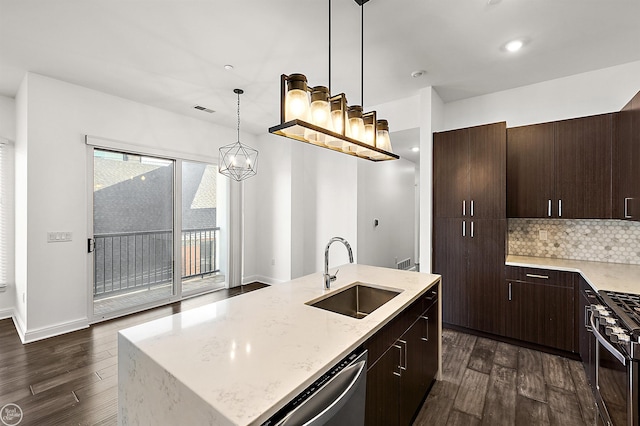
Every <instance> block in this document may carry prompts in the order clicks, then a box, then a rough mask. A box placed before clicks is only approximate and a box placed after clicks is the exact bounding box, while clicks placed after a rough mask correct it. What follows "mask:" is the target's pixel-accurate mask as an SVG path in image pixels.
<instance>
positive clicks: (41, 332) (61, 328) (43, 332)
mask: <svg viewBox="0 0 640 426" xmlns="http://www.w3.org/2000/svg"><path fill="white" fill-rule="evenodd" d="M14 318H15V317H14ZM14 322H15V319H14ZM87 327H89V321H88V320H87V318H83V319H79V320H75V321H70V322H65V323H61V324H56V325H54V326H51V327H42V328H38V329H35V330H29V331H26V332H24V333H21V332H20V331H21V330H18V334H20V339H21V340H22V343H31V342H35V341H38V340H42V339H47V338H49V337H54V336H59V335H61V334H66V333H70V332H72V331H77V330H82V329H83V328H87ZM16 328H18V325H17V324H16Z"/></svg>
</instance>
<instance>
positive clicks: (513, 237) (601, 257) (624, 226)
mask: <svg viewBox="0 0 640 426" xmlns="http://www.w3.org/2000/svg"><path fill="white" fill-rule="evenodd" d="M540 231H542V232H540ZM545 231H546V238H547V239H546V240H544V239H541V236H542V237H543V238H544V234H545ZM541 234H542V235H541ZM508 241H509V246H508V250H509V254H512V255H519V256H538V257H553V258H559V259H574V260H591V261H595V262H612V263H631V264H636V265H638V264H640V222H629V221H623V220H600V219H597V220H596V219H509V240H508Z"/></svg>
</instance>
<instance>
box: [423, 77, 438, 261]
mask: <svg viewBox="0 0 640 426" xmlns="http://www.w3.org/2000/svg"><path fill="white" fill-rule="evenodd" d="M443 108H444V105H443V103H442V100H441V99H440V96H438V94H437V93H436V91H435V90H434V89H433V88H431V87H427V88H425V89H422V90H421V91H420V188H419V190H420V244H419V247H420V272H431V257H432V235H433V233H432V228H433V132H436V131H438V130H440V129H441V127H442V117H443Z"/></svg>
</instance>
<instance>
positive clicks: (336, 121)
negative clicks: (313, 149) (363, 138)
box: [325, 96, 347, 149]
mask: <svg viewBox="0 0 640 426" xmlns="http://www.w3.org/2000/svg"><path fill="white" fill-rule="evenodd" d="M345 105H346V101H344V96H338V97H337V98H335V99H331V102H330V109H331V125H332V128H333V131H334V132H335V133H338V134H340V135H344V134H345V128H344V116H345V111H344V106H345ZM325 143H326V145H327V146H329V147H331V148H335V149H344V147H346V146H347V143H346V142H345V141H342V140H340V139H336V138H333V137H328V138H327V140H326V141H325Z"/></svg>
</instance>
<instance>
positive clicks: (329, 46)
mask: <svg viewBox="0 0 640 426" xmlns="http://www.w3.org/2000/svg"><path fill="white" fill-rule="evenodd" d="M329 93H331V0H329Z"/></svg>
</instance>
